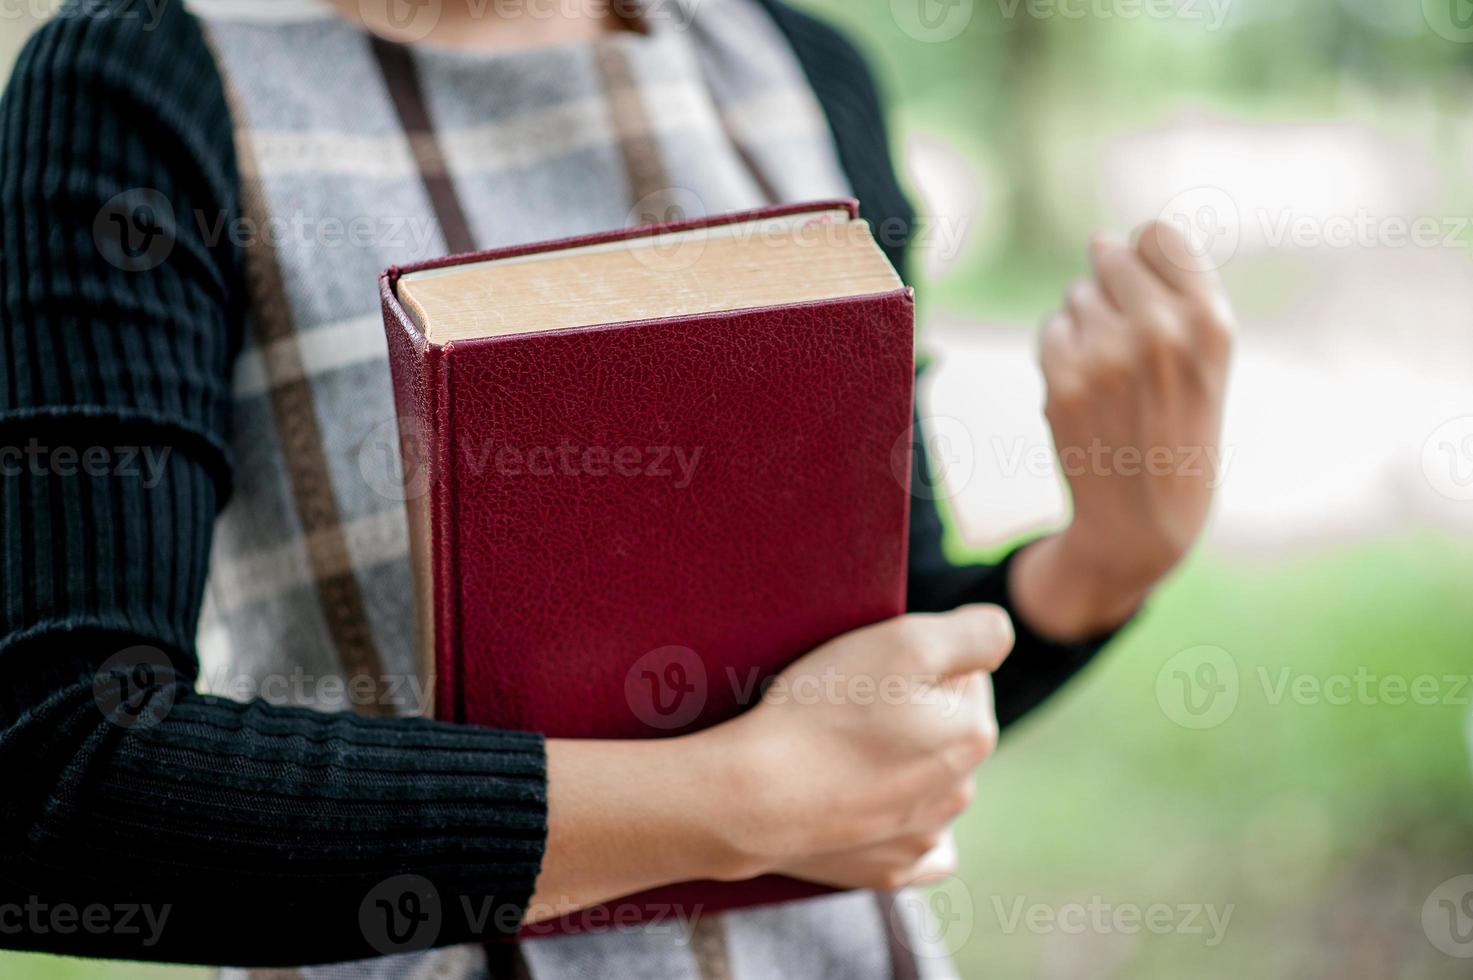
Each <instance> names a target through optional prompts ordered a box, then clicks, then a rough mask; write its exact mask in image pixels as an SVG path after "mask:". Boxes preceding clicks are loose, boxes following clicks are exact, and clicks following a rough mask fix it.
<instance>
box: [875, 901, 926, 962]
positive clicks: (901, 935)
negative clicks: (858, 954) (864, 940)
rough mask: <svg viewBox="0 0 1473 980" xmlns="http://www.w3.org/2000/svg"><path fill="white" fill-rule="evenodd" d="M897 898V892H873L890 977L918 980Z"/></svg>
mask: <svg viewBox="0 0 1473 980" xmlns="http://www.w3.org/2000/svg"><path fill="white" fill-rule="evenodd" d="M899 897H900V893H899V892H875V901H876V902H878V903H879V906H880V920H881V922H882V925H883V928H884V930H885V946H886V947H887V948H888V949H889V950H890V976H892V977H893V978H894V980H919V977H920V975H921V973H920V966H919V965H918V964H917V963H916V955H915V952H914V951H912V950H911V948H910V940H909V939H908V938H907V937H906V935H905V915H904V913H903V912H901V911H900V906H899V904H898V900H899Z"/></svg>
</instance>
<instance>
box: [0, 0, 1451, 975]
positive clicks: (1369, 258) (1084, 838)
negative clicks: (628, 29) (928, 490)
mask: <svg viewBox="0 0 1473 980" xmlns="http://www.w3.org/2000/svg"><path fill="white" fill-rule="evenodd" d="M804 5H805V6H808V7H811V8H813V9H815V10H816V11H818V12H820V13H821V14H823V15H824V16H826V17H828V18H830V19H832V20H834V21H835V22H838V23H839V24H841V25H842V26H843V27H845V28H846V29H847V30H848V31H849V32H850V33H851V34H852V35H853V36H854V37H855V38H856V39H857V40H859V41H860V42H861V44H862V46H863V47H864V49H865V50H866V52H867V53H868V54H869V55H870V57H871V58H872V61H873V63H874V65H875V67H876V69H877V71H878V73H879V75H880V77H881V80H882V82H883V84H884V87H885V89H886V93H887V95H888V96H889V98H890V104H891V117H892V120H893V132H892V136H893V139H894V143H895V147H896V150H897V153H898V154H899V156H900V158H902V159H903V160H905V161H906V169H907V172H908V180H909V183H910V186H911V188H912V190H913V191H914V193H915V196H916V198H917V203H918V205H919V209H920V212H921V214H922V221H923V224H927V223H928V222H929V225H928V227H929V228H930V229H931V232H932V234H931V235H930V237H928V238H927V239H925V240H924V241H923V244H922V247H921V248H920V250H919V251H918V259H919V262H918V266H917V270H916V272H917V277H918V279H919V290H920V295H921V301H922V309H923V310H924V312H925V319H926V332H925V334H924V338H923V343H924V345H925V347H926V350H927V353H928V355H929V356H931V357H932V358H933V359H934V362H935V364H934V368H933V370H932V372H931V374H932V380H931V382H929V387H928V394H927V397H928V399H929V403H930V406H931V409H930V410H931V411H932V412H933V413H936V414H939V415H942V416H946V417H958V418H963V419H967V420H968V423H967V427H965V428H964V435H963V438H962V439H961V440H960V444H958V440H956V439H953V440H952V441H951V442H949V443H948V444H947V445H946V446H944V447H942V448H944V449H946V450H948V453H946V454H943V456H944V458H946V459H948V460H950V463H949V464H948V465H954V466H955V467H956V469H955V470H954V471H953V472H952V473H950V474H947V478H948V480H950V481H952V483H953V484H954V486H953V492H951V493H949V494H948V498H947V500H946V501H945V509H946V511H947V514H948V518H949V521H950V527H951V541H950V544H951V547H952V549H953V551H954V553H955V554H956V555H957V556H958V557H962V556H965V555H972V554H978V555H986V554H989V553H995V552H996V551H997V550H998V549H999V548H1000V547H1002V546H1003V545H1004V544H1005V543H1006V542H1007V541H1010V540H1015V539H1016V537H1017V536H1018V534H1019V533H1020V532H1022V531H1024V530H1025V529H1026V528H1028V527H1033V526H1038V525H1040V524H1042V525H1045V526H1046V525H1048V524H1050V523H1055V522H1057V521H1059V520H1060V519H1062V517H1063V514H1064V510H1063V506H1064V504H1063V498H1062V495H1061V494H1060V492H1059V490H1058V484H1057V480H1055V479H1054V478H1053V477H1052V476H1051V475H1049V474H1043V475H1041V476H1040V475H1038V474H1034V475H1033V476H1032V477H1029V478H1023V477H1020V476H1019V475H1018V474H1017V473H1008V472H1005V469H1006V467H1005V466H1003V465H1002V462H1001V461H1000V460H999V452H998V451H996V450H997V447H998V446H1000V445H1004V444H1007V442H1006V441H1007V440H1009V439H1014V438H1021V439H1023V440H1025V442H1027V441H1029V440H1040V439H1046V435H1045V434H1044V432H1043V429H1042V426H1041V422H1040V421H1039V418H1038V400H1037V399H1038V381H1037V378H1036V374H1035V373H1033V372H1032V368H1031V366H1030V365H1031V354H1030V351H1029V347H1030V344H1031V341H1030V339H1029V338H1030V332H1031V330H1032V326H1033V324H1034V323H1036V322H1037V320H1038V318H1039V317H1040V316H1041V315H1042V314H1044V313H1045V312H1046V311H1048V310H1050V309H1052V308H1054V307H1055V306H1056V305H1057V304H1058V302H1059V296H1060V295H1061V294H1062V291H1063V289H1064V287H1065V285H1066V284H1067V282H1068V281H1069V279H1070V278H1071V277H1074V276H1077V275H1080V274H1082V273H1083V272H1084V271H1085V260H1084V243H1085V241H1086V239H1087V236H1088V235H1089V234H1090V233H1091V232H1092V231H1094V230H1095V229H1098V228H1116V229H1120V230H1125V229H1127V228H1129V227H1130V226H1132V225H1134V224H1135V223H1137V222H1139V221H1142V220H1145V219H1148V218H1153V217H1156V216H1158V215H1163V214H1164V215H1166V216H1168V217H1177V216H1180V215H1185V218H1186V220H1188V221H1189V222H1190V223H1193V224H1194V225H1196V226H1198V227H1199V228H1200V229H1203V230H1208V231H1212V230H1214V229H1215V231H1216V233H1218V234H1221V235H1224V236H1226V237H1225V239H1224V240H1225V241H1226V243H1227V244H1226V250H1225V252H1224V253H1223V254H1222V255H1221V262H1222V267H1223V274H1224V276H1225V278H1226V279H1227V281H1228V283H1229V285H1230V287H1231V288H1232V291H1233V294H1234V297H1235V300H1236V302H1237V304H1238V307H1239V311H1240V313H1241V316H1242V320H1243V334H1242V338H1241V343H1240V358H1239V367H1238V371H1237V376H1236V377H1235V387H1234V393H1233V396H1232V397H1233V403H1232V405H1231V407H1230V413H1229V420H1228V434H1227V442H1228V444H1229V446H1230V447H1232V448H1233V449H1234V450H1235V451H1236V452H1237V453H1238V455H1237V457H1236V459H1237V461H1236V463H1235V465H1234V468H1233V470H1232V471H1231V472H1230V473H1229V474H1228V476H1227V479H1226V481H1225V483H1224V486H1223V490H1222V494H1221V500H1220V506H1219V513H1218V517H1217V522H1216V525H1215V529H1214V532H1213V533H1212V535H1211V536H1210V538H1209V540H1208V541H1206V542H1205V543H1204V545H1203V547H1202V548H1201V549H1200V550H1199V552H1198V553H1197V554H1196V555H1195V556H1194V558H1193V559H1192V560H1191V561H1190V562H1189V563H1188V564H1187V565H1186V567H1184V568H1183V569H1182V570H1181V571H1180V572H1179V573H1178V574H1177V575H1176V576H1175V578H1174V579H1173V580H1172V581H1171V582H1170V583H1169V584H1168V585H1167V586H1166V587H1164V588H1163V589H1162V590H1161V591H1160V592H1159V593H1158V595H1157V596H1156V597H1155V598H1154V600H1153V601H1152V603H1151V605H1150V607H1149V609H1148V610H1147V611H1146V612H1145V613H1144V614H1143V615H1142V616H1141V617H1140V619H1139V621H1138V622H1136V623H1135V624H1134V625H1133V626H1132V628H1131V629H1130V630H1129V632H1128V633H1127V634H1126V635H1125V636H1124V637H1123V638H1122V639H1121V640H1120V641H1119V642H1118V643H1117V644H1116V645H1115V646H1114V647H1113V648H1112V649H1111V651H1110V652H1109V654H1108V655H1107V656H1106V657H1105V658H1104V659H1102V660H1101V661H1100V662H1098V663H1097V664H1096V665H1094V666H1093V667H1092V668H1091V669H1090V670H1089V671H1088V672H1087V673H1086V674H1085V675H1084V676H1083V677H1082V678H1081V679H1080V680H1079V681H1078V682H1077V683H1075V684H1074V685H1073V686H1072V687H1071V688H1069V689H1068V690H1067V691H1066V692H1065V693H1064V694H1062V695H1061V696H1060V697H1059V698H1057V699H1056V700H1055V701H1054V702H1052V703H1051V704H1050V705H1048V706H1047V707H1046V708H1045V709H1044V710H1042V711H1040V712H1039V713H1037V714H1036V715H1035V716H1033V717H1031V718H1029V719H1027V720H1026V721H1024V722H1023V723H1022V724H1020V725H1019V726H1017V727H1016V729H1014V730H1011V731H1009V732H1008V733H1007V734H1006V736H1005V738H1004V741H1003V746H1002V748H1001V750H1000V752H999V753H998V755H997V757H996V758H995V759H994V760H992V761H991V762H990V763H989V764H988V765H987V766H986V767H985V769H984V770H983V772H982V774H981V776H980V777H979V778H980V787H981V793H980V795H979V802H978V804H977V806H976V807H975V808H974V810H973V811H972V812H971V813H970V814H969V815H968V816H967V817H966V819H965V821H964V822H963V824H962V825H961V826H960V827H959V841H960V846H961V852H962V871H961V873H960V874H959V875H958V877H957V879H956V880H954V881H950V882H947V883H946V884H945V885H944V886H942V887H941V888H940V889H938V890H937V892H936V893H935V894H934V895H933V896H932V902H933V910H934V911H935V912H936V913H937V914H938V921H940V922H941V924H942V925H943V926H944V929H943V931H942V932H941V933H939V936H940V939H941V941H942V943H943V944H944V945H946V946H948V947H949V948H951V949H952V950H953V951H954V953H955V959H956V963H957V966H958V969H959V971H960V973H961V974H962V976H964V977H984V976H985V977H1003V978H1013V977H1040V978H1065V977H1068V978H1103V977H1127V978H1180V977H1204V978H1205V977H1243V976H1249V977H1258V978H1293V980H1310V978H1318V977H1325V978H1331V977H1333V978H1361V977H1365V978H1394V980H1421V978H1452V977H1466V976H1469V975H1470V974H1473V961H1469V960H1468V959H1464V958H1460V957H1459V956H1456V955H1453V954H1462V956H1464V957H1466V956H1470V955H1473V889H1470V888H1467V887H1461V886H1460V883H1459V882H1456V881H1454V879H1457V878H1458V877H1459V876H1461V875H1466V874H1470V873H1473V784H1470V767H1469V759H1468V739H1467V732H1468V725H1467V722H1468V717H1469V703H1470V699H1473V689H1470V688H1473V683H1470V675H1473V656H1470V652H1473V603H1470V601H1469V597H1470V595H1473V544H1470V540H1473V539H1470V536H1469V533H1468V532H1469V529H1470V527H1473V502H1470V501H1469V500H1467V499H1464V497H1473V491H1470V492H1469V493H1468V494H1464V493H1462V488H1463V487H1465V486H1468V485H1469V482H1468V480H1467V478H1466V471H1465V470H1464V469H1463V467H1469V466H1473V452H1470V450H1469V447H1473V423H1469V417H1470V416H1473V385H1470V384H1469V383H1468V380H1469V378H1470V374H1473V350H1470V343H1473V330H1469V329H1468V327H1469V322H1468V321H1469V320H1470V319H1473V312H1470V311H1473V263H1470V253H1469V250H1468V245H1469V239H1470V238H1473V235H1470V233H1469V223H1468V222H1467V220H1466V217H1465V216H1467V215H1469V214H1470V213H1473V182H1470V181H1469V180H1468V179H1467V175H1468V174H1469V173H1470V165H1473V125H1470V123H1469V121H1468V117H1469V113H1468V111H1467V108H1466V107H1467V106H1469V105H1470V99H1469V95H1470V94H1473V85H1470V71H1469V70H1470V68H1473V43H1469V42H1473V18H1470V17H1468V16H1467V15H1469V14H1470V13H1473V11H1470V10H1468V9H1465V8H1467V6H1468V5H1467V4H1466V3H1465V0H1426V2H1425V3H1421V2H1419V0H1398V2H1396V3H1390V2H1388V0H1174V2H1164V3H1163V2H1153V0H1034V2H1031V3H1030V2H1029V0H976V2H971V0H951V2H949V3H948V2H945V0H893V2H889V0H806V2H805V4H804ZM7 9H8V10H10V11H12V13H10V14H8V15H7V16H5V17H4V18H3V19H0V59H3V60H4V61H6V62H7V63H8V58H9V55H10V52H12V51H13V50H14V47H15V45H16V44H17V43H18V39H19V38H20V37H21V36H22V35H23V33H24V32H25V31H26V30H27V29H28V27H29V24H28V21H27V19H26V18H24V17H19V16H16V15H15V14H14V13H13V11H14V10H15V9H17V8H14V7H12V8H7ZM1460 14H1461V15H1463V16H1462V17H1461V18H1460V17H1459V15H1460ZM1204 201H1205V202H1207V203H1206V204H1205V205H1204V203H1203V202H1204ZM1204 208H1205V210H1204ZM1345 220H1353V221H1354V222H1355V223H1356V224H1355V227H1356V228H1357V229H1360V230H1357V231H1356V232H1354V233H1353V234H1352V236H1351V238H1350V239H1349V240H1348V241H1341V240H1339V239H1337V238H1336V235H1335V231H1336V229H1339V228H1341V227H1342V224H1341V223H1339V222H1343V221H1345ZM1398 221H1403V222H1414V221H1432V222H1434V224H1435V226H1436V228H1437V229H1438V230H1439V234H1438V235H1437V236H1435V238H1436V241H1435V242H1434V241H1432V240H1430V239H1429V240H1428V241H1427V242H1424V243H1423V244H1421V245H1410V246H1409V245H1406V244H1405V243H1404V242H1401V240H1400V238H1399V237H1398V236H1397V235H1396V228H1397V227H1398V224H1397V222H1398ZM1285 228H1299V229H1302V230H1303V233H1302V234H1299V235H1297V236H1292V235H1291V236H1288V237H1286V236H1285V235H1284V234H1282V233H1281V232H1282V231H1283V229H1285ZM1399 242H1400V244H1399ZM1214 254H1217V253H1214ZM979 392H980V394H979ZM999 440H1002V441H1001V442H1000V441H999ZM989 449H991V450H993V451H991V452H990V453H989ZM1444 452H1446V455H1444ZM958 474H960V475H958ZM1413 692H1419V693H1413ZM1462 884H1463V885H1466V884H1468V883H1467V882H1464V883H1462ZM1090 909H1094V910H1095V911H1093V912H1091V911H1089V910H1090ZM1153 909H1154V911H1153ZM1163 910H1164V911H1163ZM1149 915H1156V916H1159V918H1158V919H1157V920H1156V921H1157V924H1158V928H1156V929H1154V930H1153V929H1149V928H1145V927H1143V926H1141V925H1139V920H1140V919H1141V918H1142V917H1145V916H1149ZM1210 915H1216V916H1217V917H1218V918H1217V921H1218V922H1222V921H1224V917H1226V918H1225V923H1226V925H1225V928H1223V929H1221V930H1220V931H1215V930H1214V927H1213V925H1212V920H1211V918H1210ZM1132 923H1135V924H1134V925H1133V924H1132ZM192 975H194V974H193V973H192V972H190V971H168V970H163V969H160V968H154V967H143V966H124V965H113V964H100V963H86V962H81V961H72V960H61V959H55V958H46V957H30V956H14V955H6V954H0V976H7V977H8V976H25V977H41V978H63V977H65V978H89V980H91V978H122V977H128V978H135V977H156V976H181V977H182V976H192Z"/></svg>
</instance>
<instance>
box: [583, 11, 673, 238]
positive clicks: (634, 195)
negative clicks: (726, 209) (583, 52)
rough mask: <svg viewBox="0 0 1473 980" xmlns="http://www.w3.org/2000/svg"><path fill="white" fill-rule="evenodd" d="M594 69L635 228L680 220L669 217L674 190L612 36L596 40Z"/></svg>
mask: <svg viewBox="0 0 1473 980" xmlns="http://www.w3.org/2000/svg"><path fill="white" fill-rule="evenodd" d="M593 65H594V68H595V69H596V70H597V71H598V75H599V78H600V80H601V81H602V83H603V91H604V99H605V101H606V102H607V103H608V107H609V123H610V125H611V126H612V127H613V129H614V143H615V145H616V146H618V147H619V154H620V156H621V157H622V158H623V161H624V171H625V173H626V174H627V175H628V178H629V196H630V198H631V199H632V200H633V201H634V202H635V207H636V208H637V209H638V210H637V213H636V214H635V220H636V222H637V223H638V224H659V223H660V222H664V221H671V220H676V219H678V218H680V217H682V216H681V215H676V214H673V213H671V211H670V209H671V208H672V207H673V206H674V205H675V203H676V202H675V197H674V193H673V192H674V190H675V188H673V187H671V186H670V177H669V175H668V174H667V173H666V172H665V163H664V161H663V160H661V158H660V147H659V144H658V143H656V142H655V128H654V125H653V123H652V122H651V121H650V118H649V114H648V113H647V112H646V111H645V106H644V102H643V101H641V100H640V97H639V89H638V87H637V85H636V83H635V80H634V69H633V68H632V67H631V66H630V64H629V53H628V50H627V49H626V48H625V47H624V44H623V39H622V38H620V37H618V36H611V37H602V38H599V39H598V40H596V41H595V42H594V44H593Z"/></svg>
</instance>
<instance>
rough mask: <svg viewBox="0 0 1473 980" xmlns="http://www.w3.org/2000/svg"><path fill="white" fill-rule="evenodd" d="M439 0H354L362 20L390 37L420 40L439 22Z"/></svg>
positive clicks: (390, 38)
mask: <svg viewBox="0 0 1473 980" xmlns="http://www.w3.org/2000/svg"><path fill="white" fill-rule="evenodd" d="M440 4H441V0H358V13H359V15H360V16H361V17H362V18H363V22H364V23H365V24H368V25H369V26H370V27H372V28H373V30H374V31H375V32H376V33H378V34H381V35H382V36H383V37H385V38H387V39H388V40H390V41H397V42H399V43H400V44H408V43H411V42H413V41H422V40H424V39H425V38H426V37H428V36H429V34H430V32H431V31H433V30H434V29H435V25H437V24H439V23H440Z"/></svg>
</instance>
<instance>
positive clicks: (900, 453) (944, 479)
mask: <svg viewBox="0 0 1473 980" xmlns="http://www.w3.org/2000/svg"><path fill="white" fill-rule="evenodd" d="M973 449H974V446H973V443H972V430H971V429H969V428H967V424H966V423H965V422H963V421H962V420H961V419H957V418H952V417H951V416H948V415H928V416H927V417H926V418H923V419H921V421H920V424H919V425H918V426H916V428H915V429H914V430H911V429H907V430H905V431H904V432H902V433H900V435H899V436H897V437H896V439H895V444H894V445H893V446H892V447H891V448H890V473H891V475H893V476H894V477H895V480H896V482H898V483H899V484H900V485H901V486H902V487H906V486H908V487H910V493H911V496H913V497H919V498H921V499H922V500H950V499H951V498H952V497H955V496H956V495H957V494H959V493H961V492H962V491H963V490H965V489H966V488H967V484H969V483H971V482H972V476H973V474H974V472H975V471H976V466H977V464H976V458H977V456H976V453H975V452H974V451H973ZM922 462H925V463H929V464H930V465H927V466H922V465H920V464H921V463H922Z"/></svg>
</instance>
